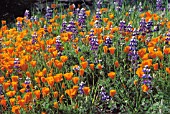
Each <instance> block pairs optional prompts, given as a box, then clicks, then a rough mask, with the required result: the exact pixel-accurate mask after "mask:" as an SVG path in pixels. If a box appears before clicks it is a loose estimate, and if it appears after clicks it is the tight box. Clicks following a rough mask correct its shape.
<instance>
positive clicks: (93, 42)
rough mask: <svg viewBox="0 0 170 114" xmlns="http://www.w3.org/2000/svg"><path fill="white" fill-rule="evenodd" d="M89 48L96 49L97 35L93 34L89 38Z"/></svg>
mask: <svg viewBox="0 0 170 114" xmlns="http://www.w3.org/2000/svg"><path fill="white" fill-rule="evenodd" d="M90 45H91V50H98V47H99V44H98V39H97V36H94V37H92V38H91V40H90Z"/></svg>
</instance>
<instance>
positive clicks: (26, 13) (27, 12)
mask: <svg viewBox="0 0 170 114" xmlns="http://www.w3.org/2000/svg"><path fill="white" fill-rule="evenodd" d="M29 14H30V12H29V10H25V13H24V17H26V20H28V19H29Z"/></svg>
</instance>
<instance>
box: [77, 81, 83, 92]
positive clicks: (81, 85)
mask: <svg viewBox="0 0 170 114" xmlns="http://www.w3.org/2000/svg"><path fill="white" fill-rule="evenodd" d="M84 86H85V83H84V82H81V83H80V84H79V89H78V91H79V93H80V94H83V87H84Z"/></svg>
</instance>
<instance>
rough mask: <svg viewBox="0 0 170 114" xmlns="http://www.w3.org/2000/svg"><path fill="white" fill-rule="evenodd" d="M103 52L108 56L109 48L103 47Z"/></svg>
mask: <svg viewBox="0 0 170 114" xmlns="http://www.w3.org/2000/svg"><path fill="white" fill-rule="evenodd" d="M103 51H104V53H105V54H107V51H108V48H107V46H103Z"/></svg>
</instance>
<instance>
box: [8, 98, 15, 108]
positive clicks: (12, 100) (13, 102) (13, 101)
mask: <svg viewBox="0 0 170 114" xmlns="http://www.w3.org/2000/svg"><path fill="white" fill-rule="evenodd" d="M9 102H10V104H11V106H14V104H15V98H10V99H9Z"/></svg>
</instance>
